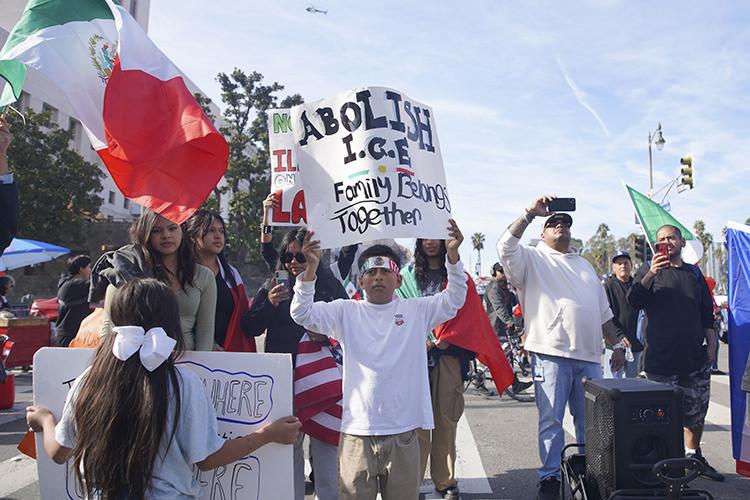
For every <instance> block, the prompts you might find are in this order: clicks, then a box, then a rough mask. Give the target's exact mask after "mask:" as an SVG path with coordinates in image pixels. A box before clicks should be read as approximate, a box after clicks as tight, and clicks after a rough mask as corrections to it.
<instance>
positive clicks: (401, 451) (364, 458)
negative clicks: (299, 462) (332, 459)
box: [339, 430, 420, 500]
mask: <svg viewBox="0 0 750 500" xmlns="http://www.w3.org/2000/svg"><path fill="white" fill-rule="evenodd" d="M418 467H419V443H418V440H417V433H416V431H413V430H412V431H407V432H402V433H401V434H393V435H390V436H354V435H351V434H344V433H343V432H342V433H341V437H340V438H339V498H340V500H375V498H376V497H377V494H378V490H380V493H381V495H382V497H383V500H415V499H416V498H419V483H420V477H419V469H418Z"/></svg>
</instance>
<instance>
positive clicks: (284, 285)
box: [268, 271, 291, 307]
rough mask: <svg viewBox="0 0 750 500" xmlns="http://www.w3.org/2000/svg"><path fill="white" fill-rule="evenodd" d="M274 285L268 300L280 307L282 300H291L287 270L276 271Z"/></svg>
mask: <svg viewBox="0 0 750 500" xmlns="http://www.w3.org/2000/svg"><path fill="white" fill-rule="evenodd" d="M271 283H272V285H273V287H272V288H271V290H270V291H269V292H268V301H269V302H270V303H271V305H272V306H274V307H278V305H279V304H280V303H281V302H284V301H285V300H289V298H290V297H291V293H290V292H289V273H288V272H287V271H276V276H275V277H274V279H273V280H272V282H271Z"/></svg>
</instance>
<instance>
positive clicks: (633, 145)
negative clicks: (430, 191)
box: [149, 0, 750, 272]
mask: <svg viewBox="0 0 750 500" xmlns="http://www.w3.org/2000/svg"><path fill="white" fill-rule="evenodd" d="M312 3H313V4H314V5H315V7H317V8H319V9H323V10H326V9H327V10H328V14H326V15H323V14H310V13H308V12H307V11H306V10H305V9H306V8H307V7H308V6H309V5H310V3H309V2H305V1H298V0H288V1H282V0H275V1H243V2H238V1H227V0H215V1H214V2H211V3H210V4H207V3H206V2H202V1H197V0H180V1H177V0H154V1H152V2H151V19H150V26H149V32H150V34H151V37H152V38H153V39H154V40H155V41H156V43H157V45H158V46H159V47H160V48H161V49H162V50H163V51H164V53H165V54H167V56H169V57H170V58H171V59H172V61H174V62H175V63H176V64H177V65H178V66H179V67H180V68H181V69H182V70H183V71H184V72H185V73H186V74H188V75H189V76H190V78H191V79H193V81H195V82H196V83H197V84H198V85H199V86H200V87H201V88H203V89H204V90H205V91H206V93H207V94H208V95H209V97H211V98H212V99H213V100H214V101H215V102H217V104H219V105H220V98H219V97H220V96H219V91H218V85H217V83H216V81H215V76H216V74H217V73H218V72H221V71H224V72H228V71H231V70H232V69H233V68H234V67H238V68H241V69H243V70H245V71H258V72H260V73H262V74H263V75H264V76H265V77H266V81H267V82H271V81H278V82H279V83H281V84H283V85H285V87H286V90H285V93H286V92H288V93H300V94H301V95H302V96H303V97H304V98H305V100H308V101H311V100H317V99H321V98H324V97H328V96H331V95H334V94H336V93H337V92H339V91H341V90H346V89H349V88H353V87H357V86H362V85H386V86H390V87H394V88H396V89H399V90H401V91H403V92H405V93H406V94H407V95H409V96H410V97H412V98H414V99H416V100H419V101H421V102H424V103H425V104H428V105H430V106H432V107H433V109H434V113H435V118H436V123H437V130H438V134H439V137H440V144H441V148H442V154H443V158H444V162H445V169H446V175H447V178H448V187H449V189H450V192H451V201H452V204H453V207H454V215H455V217H456V219H457V220H458V222H459V224H460V225H461V227H462V229H463V231H464V233H465V234H467V235H469V234H471V233H474V232H477V231H479V232H483V233H484V234H485V235H486V243H485V252H484V253H483V259H482V260H483V269H484V271H485V272H487V270H488V269H489V266H490V265H491V264H492V262H494V260H496V254H495V252H494V243H495V241H496V239H497V238H498V236H499V235H500V233H501V232H502V231H503V230H504V228H505V227H506V226H507V225H508V224H509V223H510V222H511V221H512V220H513V219H514V218H515V217H516V216H517V215H518V214H520V212H521V210H522V209H523V208H524V207H525V206H526V205H528V203H529V202H530V201H531V200H532V199H533V198H535V197H536V196H537V195H540V194H545V193H554V194H558V195H560V196H574V197H576V198H577V200H578V211H577V212H576V213H575V214H574V219H575V222H574V226H573V235H574V236H575V237H579V238H582V239H584V240H585V239H587V238H588V237H590V236H591V235H592V234H593V232H594V230H595V229H596V227H597V226H598V224H599V223H601V222H606V223H607V224H608V225H609V226H610V228H611V229H612V231H613V233H614V234H615V235H616V236H618V237H619V236H625V235H626V234H628V233H629V232H631V231H637V230H638V227H637V226H636V225H635V224H634V223H633V213H632V210H631V209H630V207H629V204H628V201H627V198H626V195H625V192H624V190H623V188H622V184H621V181H625V182H627V183H629V184H631V185H632V186H633V187H636V188H637V189H640V190H641V191H643V192H645V191H647V190H648V149H647V146H648V134H649V132H650V131H653V130H654V129H655V128H656V125H657V123H658V122H661V124H662V128H663V132H664V138H665V139H666V141H667V142H666V145H665V147H664V149H663V150H662V151H657V150H656V149H655V148H654V184H655V187H656V188H659V187H661V186H662V185H664V184H665V183H667V182H668V181H669V180H671V179H672V178H674V177H675V176H677V175H678V173H679V168H680V165H679V159H680V157H681V156H683V155H685V154H687V153H692V154H693V156H694V158H695V160H694V165H695V170H696V188H695V189H694V190H693V191H688V192H685V193H682V194H679V195H674V196H671V197H670V201H671V206H672V213H673V214H674V215H675V216H676V217H677V218H678V219H679V220H680V221H681V222H682V223H683V224H685V225H686V226H689V227H692V225H693V222H694V221H695V220H696V219H703V220H704V221H705V222H706V224H707V227H708V230H709V231H710V232H712V233H713V234H714V236H715V237H718V236H720V233H721V228H722V226H724V225H725V224H726V221H727V220H728V219H733V220H738V221H740V222H744V221H745V219H747V218H748V217H750V203H748V195H747V194H746V190H747V189H748V188H749V187H750V140H749V139H748V138H750V58H749V57H748V53H750V4H748V3H745V2H693V1H677V0H672V1H665V2H647V1H625V0H622V1H617V0H609V1H606V0H604V1H578V2H557V1H524V2H510V1H490V0H487V1H482V2H480V1H473V0H466V1H463V2H448V1H435V2H410V1H404V0H401V1H390V0H387V1H381V2H367V3H364V2H345V1H341V0H338V1H323V0H319V1H315V2H312ZM209 5H210V6H209ZM539 232H540V224H539V223H537V224H535V225H533V226H532V227H531V228H529V230H527V233H526V234H527V236H530V237H536V236H538V234H539ZM466 247H467V250H466V251H465V252H464V259H465V260H466V261H468V260H469V251H468V248H469V247H470V245H469V244H467V245H466Z"/></svg>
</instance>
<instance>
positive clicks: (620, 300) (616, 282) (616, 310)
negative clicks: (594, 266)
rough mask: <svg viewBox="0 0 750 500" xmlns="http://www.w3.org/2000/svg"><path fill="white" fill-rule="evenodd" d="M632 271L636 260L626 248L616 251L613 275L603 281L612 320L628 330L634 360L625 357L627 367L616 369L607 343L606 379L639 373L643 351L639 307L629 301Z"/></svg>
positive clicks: (603, 363) (624, 330)
mask: <svg viewBox="0 0 750 500" xmlns="http://www.w3.org/2000/svg"><path fill="white" fill-rule="evenodd" d="M632 270H633V262H632V261H631V260H630V254H629V253H628V252H625V251H623V250H619V251H617V252H615V254H614V255H613V256H612V277H610V278H609V279H607V281H605V282H604V291H605V292H606V294H607V300H608V301H609V307H610V308H611V309H612V314H613V315H614V317H613V318H612V320H613V321H614V323H615V324H616V325H617V326H618V327H619V328H620V329H621V330H622V331H623V332H625V336H626V337H627V338H628V340H629V341H630V346H631V347H630V349H631V352H632V353H633V361H628V360H627V359H626V360H625V366H624V367H622V368H621V369H619V370H617V371H616V372H613V371H612V368H611V366H610V364H609V360H610V358H611V357H612V347H611V346H607V348H606V350H605V353H604V359H603V360H602V369H603V370H604V378H623V377H627V378H634V377H637V376H638V366H639V363H640V356H641V351H643V344H642V343H641V341H640V340H638V312H639V309H636V308H635V307H633V306H631V305H630V304H629V303H628V301H627V293H628V290H629V289H630V286H631V285H632V284H633V277H632V276H631V272H632Z"/></svg>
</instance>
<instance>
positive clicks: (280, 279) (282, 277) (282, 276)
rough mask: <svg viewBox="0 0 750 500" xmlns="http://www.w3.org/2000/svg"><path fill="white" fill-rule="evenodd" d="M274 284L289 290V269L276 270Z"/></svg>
mask: <svg viewBox="0 0 750 500" xmlns="http://www.w3.org/2000/svg"><path fill="white" fill-rule="evenodd" d="M276 284H277V285H284V288H286V289H287V290H289V271H276Z"/></svg>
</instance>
